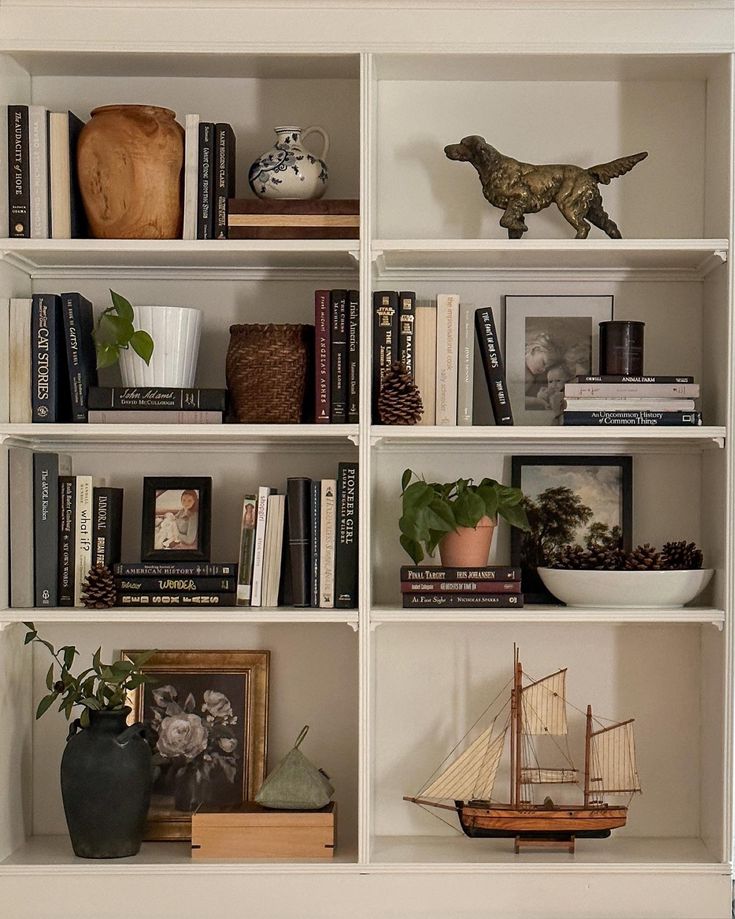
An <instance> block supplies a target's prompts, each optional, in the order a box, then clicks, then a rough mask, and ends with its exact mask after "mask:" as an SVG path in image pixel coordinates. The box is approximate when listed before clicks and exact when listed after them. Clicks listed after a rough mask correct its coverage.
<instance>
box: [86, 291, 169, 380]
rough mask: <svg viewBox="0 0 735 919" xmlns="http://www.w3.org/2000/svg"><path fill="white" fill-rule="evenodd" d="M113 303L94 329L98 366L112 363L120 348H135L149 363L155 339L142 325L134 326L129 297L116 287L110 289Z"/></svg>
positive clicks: (117, 357)
mask: <svg viewBox="0 0 735 919" xmlns="http://www.w3.org/2000/svg"><path fill="white" fill-rule="evenodd" d="M110 297H111V298H112V306H108V307H107V309H106V310H105V311H104V312H103V313H102V315H101V316H100V318H99V321H98V323H97V328H96V329H95V330H94V344H95V348H96V350H97V368H98V369H99V370H102V368H103V367H112V365H113V364H116V363H117V361H118V360H119V358H120V352H121V351H123V350H125V349H127V348H132V349H133V351H135V353H136V354H137V355H138V357H140V358H141V359H142V360H144V361H145V362H146V364H150V362H151V357H152V356H153V347H154V345H153V339H152V338H151V336H150V335H149V334H148V333H147V332H144V331H143V330H142V329H138V330H137V331H136V329H135V327H134V326H133V320H134V319H135V313H134V311H133V307H132V306H131V304H130V301H129V300H126V299H125V297H123V296H121V295H120V294H116V293H115V291H114V290H111V291H110Z"/></svg>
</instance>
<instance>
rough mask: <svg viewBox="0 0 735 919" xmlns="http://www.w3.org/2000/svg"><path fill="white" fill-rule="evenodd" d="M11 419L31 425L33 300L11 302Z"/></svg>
mask: <svg viewBox="0 0 735 919" xmlns="http://www.w3.org/2000/svg"><path fill="white" fill-rule="evenodd" d="M9 363H10V422H11V424H30V423H31V418H32V410H31V301H30V300H26V299H12V300H11V301H10V361H9Z"/></svg>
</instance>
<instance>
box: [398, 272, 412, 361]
mask: <svg viewBox="0 0 735 919" xmlns="http://www.w3.org/2000/svg"><path fill="white" fill-rule="evenodd" d="M398 303H399V312H398V360H399V361H400V362H401V363H402V364H403V366H404V368H405V370H406V372H407V373H410V374H411V377H412V378H413V377H414V376H415V365H414V346H413V333H414V324H415V322H416V294H415V292H414V291H412V290H402V291H401V292H400V293H399V294H398Z"/></svg>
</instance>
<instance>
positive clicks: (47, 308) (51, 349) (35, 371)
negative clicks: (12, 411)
mask: <svg viewBox="0 0 735 919" xmlns="http://www.w3.org/2000/svg"><path fill="white" fill-rule="evenodd" d="M56 335H57V328H56V298H55V297H54V296H53V295H52V294H34V295H33V299H32V301H31V406H32V414H31V420H32V421H34V422H45V423H54V422H56V421H57V420H58V419H57V417H56V398H57V394H56V369H57V368H56V360H55V355H56Z"/></svg>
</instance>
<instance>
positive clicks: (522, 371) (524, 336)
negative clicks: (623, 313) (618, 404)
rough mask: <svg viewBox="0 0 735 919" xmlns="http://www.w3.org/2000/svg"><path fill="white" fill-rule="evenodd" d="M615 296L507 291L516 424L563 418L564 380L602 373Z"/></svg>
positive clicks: (507, 333) (507, 331)
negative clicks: (603, 332) (604, 325)
mask: <svg viewBox="0 0 735 919" xmlns="http://www.w3.org/2000/svg"><path fill="white" fill-rule="evenodd" d="M612 318H613V298H612V296H584V295H583V296H567V297H557V296H549V297H547V296H516V295H512V296H511V295H508V296H506V297H505V350H504V356H505V374H506V378H507V383H508V392H509V394H510V404H511V405H512V406H513V415H514V417H515V421H516V424H560V423H561V414H562V411H563V401H564V384H565V383H568V382H570V381H572V380H574V378H575V377H576V376H578V375H587V374H590V373H597V367H598V358H599V326H600V323H601V322H604V321H606V320H609V319H612Z"/></svg>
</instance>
